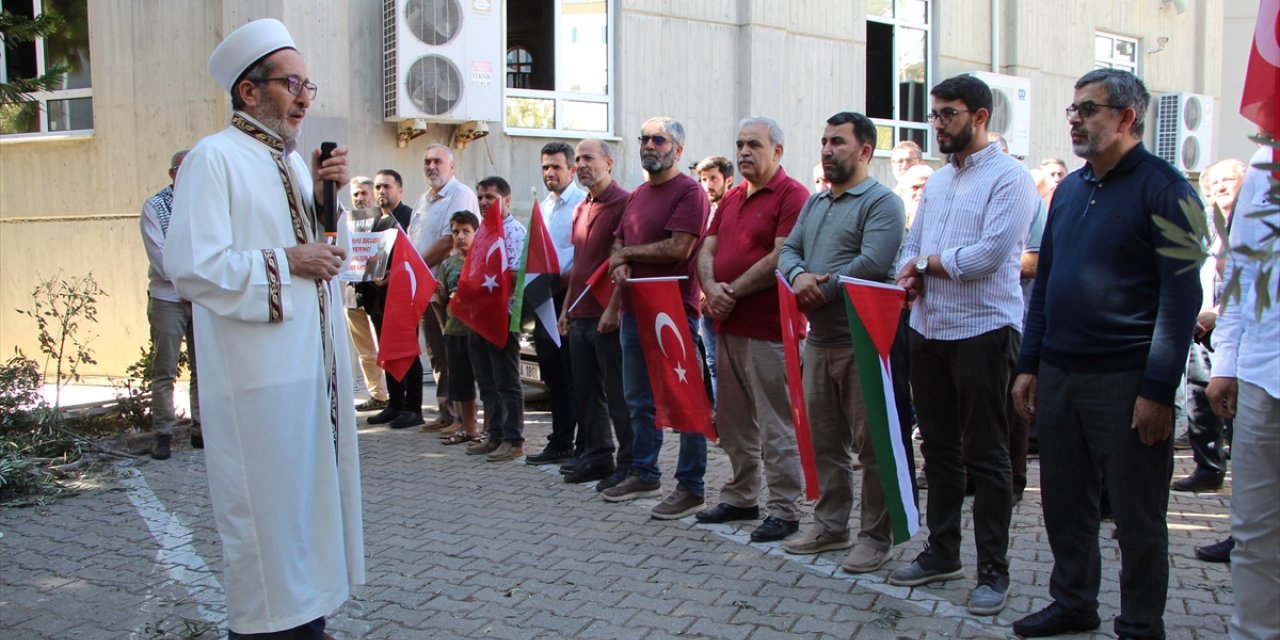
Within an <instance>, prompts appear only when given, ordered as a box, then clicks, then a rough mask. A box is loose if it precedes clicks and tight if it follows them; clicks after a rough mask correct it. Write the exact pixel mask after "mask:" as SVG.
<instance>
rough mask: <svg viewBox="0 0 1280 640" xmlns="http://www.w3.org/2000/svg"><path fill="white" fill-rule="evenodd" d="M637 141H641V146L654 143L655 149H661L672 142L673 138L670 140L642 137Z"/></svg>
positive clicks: (658, 137)
mask: <svg viewBox="0 0 1280 640" xmlns="http://www.w3.org/2000/svg"><path fill="white" fill-rule="evenodd" d="M637 139H638V140H639V141H640V145H641V146H644V145H646V144H649V142H651V141H652V142H653V146H655V147H661V146H662V145H664V144H666V143H667V142H669V141H670V140H671V138H668V137H666V136H640V137H639V138H637Z"/></svg>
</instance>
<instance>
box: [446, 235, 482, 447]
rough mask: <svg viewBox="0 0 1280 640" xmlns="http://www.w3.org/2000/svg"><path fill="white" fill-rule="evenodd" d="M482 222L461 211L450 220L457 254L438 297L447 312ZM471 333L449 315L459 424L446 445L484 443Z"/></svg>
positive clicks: (448, 433)
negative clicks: (470, 349)
mask: <svg viewBox="0 0 1280 640" xmlns="http://www.w3.org/2000/svg"><path fill="white" fill-rule="evenodd" d="M479 227H480V220H479V219H478V218H476V214H474V213H471V212H470V211H458V212H456V213H454V214H453V216H452V217H451V218H450V219H449V230H450V231H451V232H452V233H453V248H454V249H456V250H457V253H454V254H453V255H451V256H449V257H448V258H445V259H444V261H443V262H441V263H440V269H439V271H440V284H441V286H440V288H439V289H438V293H437V295H439V296H440V298H441V302H442V303H443V304H444V306H445V307H446V308H448V306H449V299H450V298H452V297H453V293H454V292H455V291H457V290H458V277H459V276H460V275H461V274H462V265H463V263H464V262H465V261H466V259H467V253H468V252H469V251H471V240H472V239H473V238H475V235H476V229H477V228H479ZM470 335H471V329H468V328H467V325H465V324H463V323H462V321H461V320H458V319H457V318H456V317H454V315H453V312H452V311H451V312H449V314H448V320H446V322H445V325H444V348H445V352H446V353H447V354H448V355H447V356H446V361H447V362H448V363H449V388H448V389H447V392H448V398H449V402H453V403H456V406H457V407H458V409H459V411H458V415H459V416H460V417H459V420H460V421H459V422H455V423H453V424H452V425H450V426H448V427H445V428H444V429H442V430H441V431H440V439H441V440H442V441H444V443H445V444H462V443H464V442H473V441H476V440H479V439H480V427H479V426H478V425H477V424H476V377H475V374H474V373H473V372H472V370H471V356H470V355H469V353H468V351H467V340H468V339H469V337H470Z"/></svg>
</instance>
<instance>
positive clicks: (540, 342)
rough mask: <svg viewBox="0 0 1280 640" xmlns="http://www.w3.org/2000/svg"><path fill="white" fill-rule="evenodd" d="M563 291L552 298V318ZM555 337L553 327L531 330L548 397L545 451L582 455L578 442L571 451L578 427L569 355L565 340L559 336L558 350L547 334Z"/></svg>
mask: <svg viewBox="0 0 1280 640" xmlns="http://www.w3.org/2000/svg"><path fill="white" fill-rule="evenodd" d="M564 294H565V290H564V289H561V290H560V292H559V293H557V294H555V296H554V298H553V300H554V302H555V307H556V317H557V318H559V317H560V310H561V309H562V308H564ZM552 331H555V332H557V333H559V330H558V329H557V328H556V327H544V326H542V320H541V319H538V320H537V321H536V322H535V323H534V328H533V349H534V351H535V352H536V353H537V355H538V372H539V373H540V374H541V376H542V382H543V383H545V384H546V385H547V391H548V392H549V393H550V394H551V436H550V442H548V443H547V448H549V449H553V450H556V451H573V452H574V453H581V452H582V438H581V437H579V438H578V442H577V443H576V444H577V446H576V447H575V446H574V445H575V442H574V432H575V430H576V429H577V426H578V414H577V411H575V407H574V402H573V379H572V377H571V376H570V373H569V372H570V369H571V366H570V359H571V357H572V356H571V355H570V353H569V352H570V351H571V347H570V346H569V340H568V338H566V337H564V336H561V337H560V338H561V339H560V346H558V347H557V346H556V343H555V341H553V340H552V339H551V334H550V332H552Z"/></svg>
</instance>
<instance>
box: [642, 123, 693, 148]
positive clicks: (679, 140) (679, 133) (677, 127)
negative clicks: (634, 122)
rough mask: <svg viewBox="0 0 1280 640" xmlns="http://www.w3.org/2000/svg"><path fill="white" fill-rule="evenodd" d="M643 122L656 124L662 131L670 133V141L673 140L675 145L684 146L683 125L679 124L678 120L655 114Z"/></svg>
mask: <svg viewBox="0 0 1280 640" xmlns="http://www.w3.org/2000/svg"><path fill="white" fill-rule="evenodd" d="M644 124H656V125H658V126H659V127H662V130H663V131H666V132H667V133H669V134H671V141H672V142H674V143H675V144H676V146H677V147H683V146H684V125H682V124H680V121H679V120H676V119H675V118H670V117H667V116H657V117H653V118H649V119H648V120H645V121H644ZM641 128H643V125H641Z"/></svg>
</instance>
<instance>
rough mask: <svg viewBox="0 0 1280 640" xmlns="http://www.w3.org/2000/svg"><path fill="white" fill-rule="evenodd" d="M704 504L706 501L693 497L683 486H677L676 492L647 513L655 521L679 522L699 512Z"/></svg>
mask: <svg viewBox="0 0 1280 640" xmlns="http://www.w3.org/2000/svg"><path fill="white" fill-rule="evenodd" d="M706 503H707V501H706V499H705V498H703V497H702V496H695V495H693V494H692V493H689V490H688V489H685V488H684V485H682V484H677V485H676V490H675V491H672V492H671V495H669V496H667V499H666V500H663V501H662V502H659V503H658V504H657V505H656V506H655V507H654V508H653V509H652V510H650V511H649V513H650V514H652V515H653V517H654V519H657V520H679V519H680V518H683V517H685V516H691V515H693V514H695V513H697V512H699V511H701V510H702V507H703V505H705V504H706Z"/></svg>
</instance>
